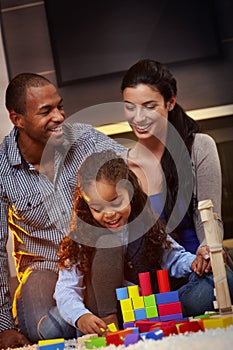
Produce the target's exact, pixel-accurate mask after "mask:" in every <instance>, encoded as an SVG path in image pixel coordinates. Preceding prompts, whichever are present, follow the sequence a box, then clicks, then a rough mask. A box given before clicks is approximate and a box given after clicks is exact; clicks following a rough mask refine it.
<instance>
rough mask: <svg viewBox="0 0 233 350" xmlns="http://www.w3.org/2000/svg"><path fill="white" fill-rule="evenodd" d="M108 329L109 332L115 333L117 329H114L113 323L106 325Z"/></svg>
mask: <svg viewBox="0 0 233 350" xmlns="http://www.w3.org/2000/svg"><path fill="white" fill-rule="evenodd" d="M107 327H108V329H109V330H110V332H117V330H118V329H117V328H116V325H115V323H110V324H108V325H107Z"/></svg>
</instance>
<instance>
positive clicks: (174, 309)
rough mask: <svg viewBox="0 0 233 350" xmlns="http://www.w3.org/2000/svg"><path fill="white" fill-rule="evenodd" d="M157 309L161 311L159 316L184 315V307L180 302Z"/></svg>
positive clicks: (161, 305) (163, 305) (160, 306)
mask: <svg viewBox="0 0 233 350" xmlns="http://www.w3.org/2000/svg"><path fill="white" fill-rule="evenodd" d="M157 307H158V311H159V316H166V315H172V314H179V313H182V307H181V302H180V301H177V302H175V303H169V304H160V305H157Z"/></svg>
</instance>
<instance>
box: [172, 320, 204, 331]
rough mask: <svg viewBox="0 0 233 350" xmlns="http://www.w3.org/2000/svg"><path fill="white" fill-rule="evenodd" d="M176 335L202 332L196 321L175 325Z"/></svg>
mask: <svg viewBox="0 0 233 350" xmlns="http://www.w3.org/2000/svg"><path fill="white" fill-rule="evenodd" d="M177 329H178V333H185V332H199V331H202V329H201V326H200V324H199V322H198V321H191V322H187V323H182V324H180V325H177Z"/></svg>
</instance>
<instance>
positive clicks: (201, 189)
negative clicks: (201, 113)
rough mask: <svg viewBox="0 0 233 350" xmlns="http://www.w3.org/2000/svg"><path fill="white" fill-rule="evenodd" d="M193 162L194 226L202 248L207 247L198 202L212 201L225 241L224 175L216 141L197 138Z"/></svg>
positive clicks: (200, 135) (205, 136)
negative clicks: (222, 201) (222, 216)
mask: <svg viewBox="0 0 233 350" xmlns="http://www.w3.org/2000/svg"><path fill="white" fill-rule="evenodd" d="M192 161H193V167H194V202H195V208H194V213H193V219H194V225H195V229H196V233H197V237H198V239H199V242H200V246H203V245H206V241H205V232H204V227H203V224H202V222H201V217H200V213H199V210H198V202H199V201H202V200H206V199H211V201H212V203H213V205H214V208H213V211H214V212H215V213H216V214H217V217H218V227H219V235H220V240H221V241H222V239H223V223H222V218H221V204H222V203H221V200H222V175H221V166H220V160H219V156H218V151H217V147H216V144H215V141H214V140H213V139H212V138H211V137H210V136H209V135H207V134H197V135H196V136H195V140H194V144H193V149H192Z"/></svg>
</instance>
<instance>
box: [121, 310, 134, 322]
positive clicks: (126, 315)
mask: <svg viewBox="0 0 233 350" xmlns="http://www.w3.org/2000/svg"><path fill="white" fill-rule="evenodd" d="M122 316H123V321H124V322H131V321H135V316H134V311H133V310H128V311H123V312H122Z"/></svg>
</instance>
